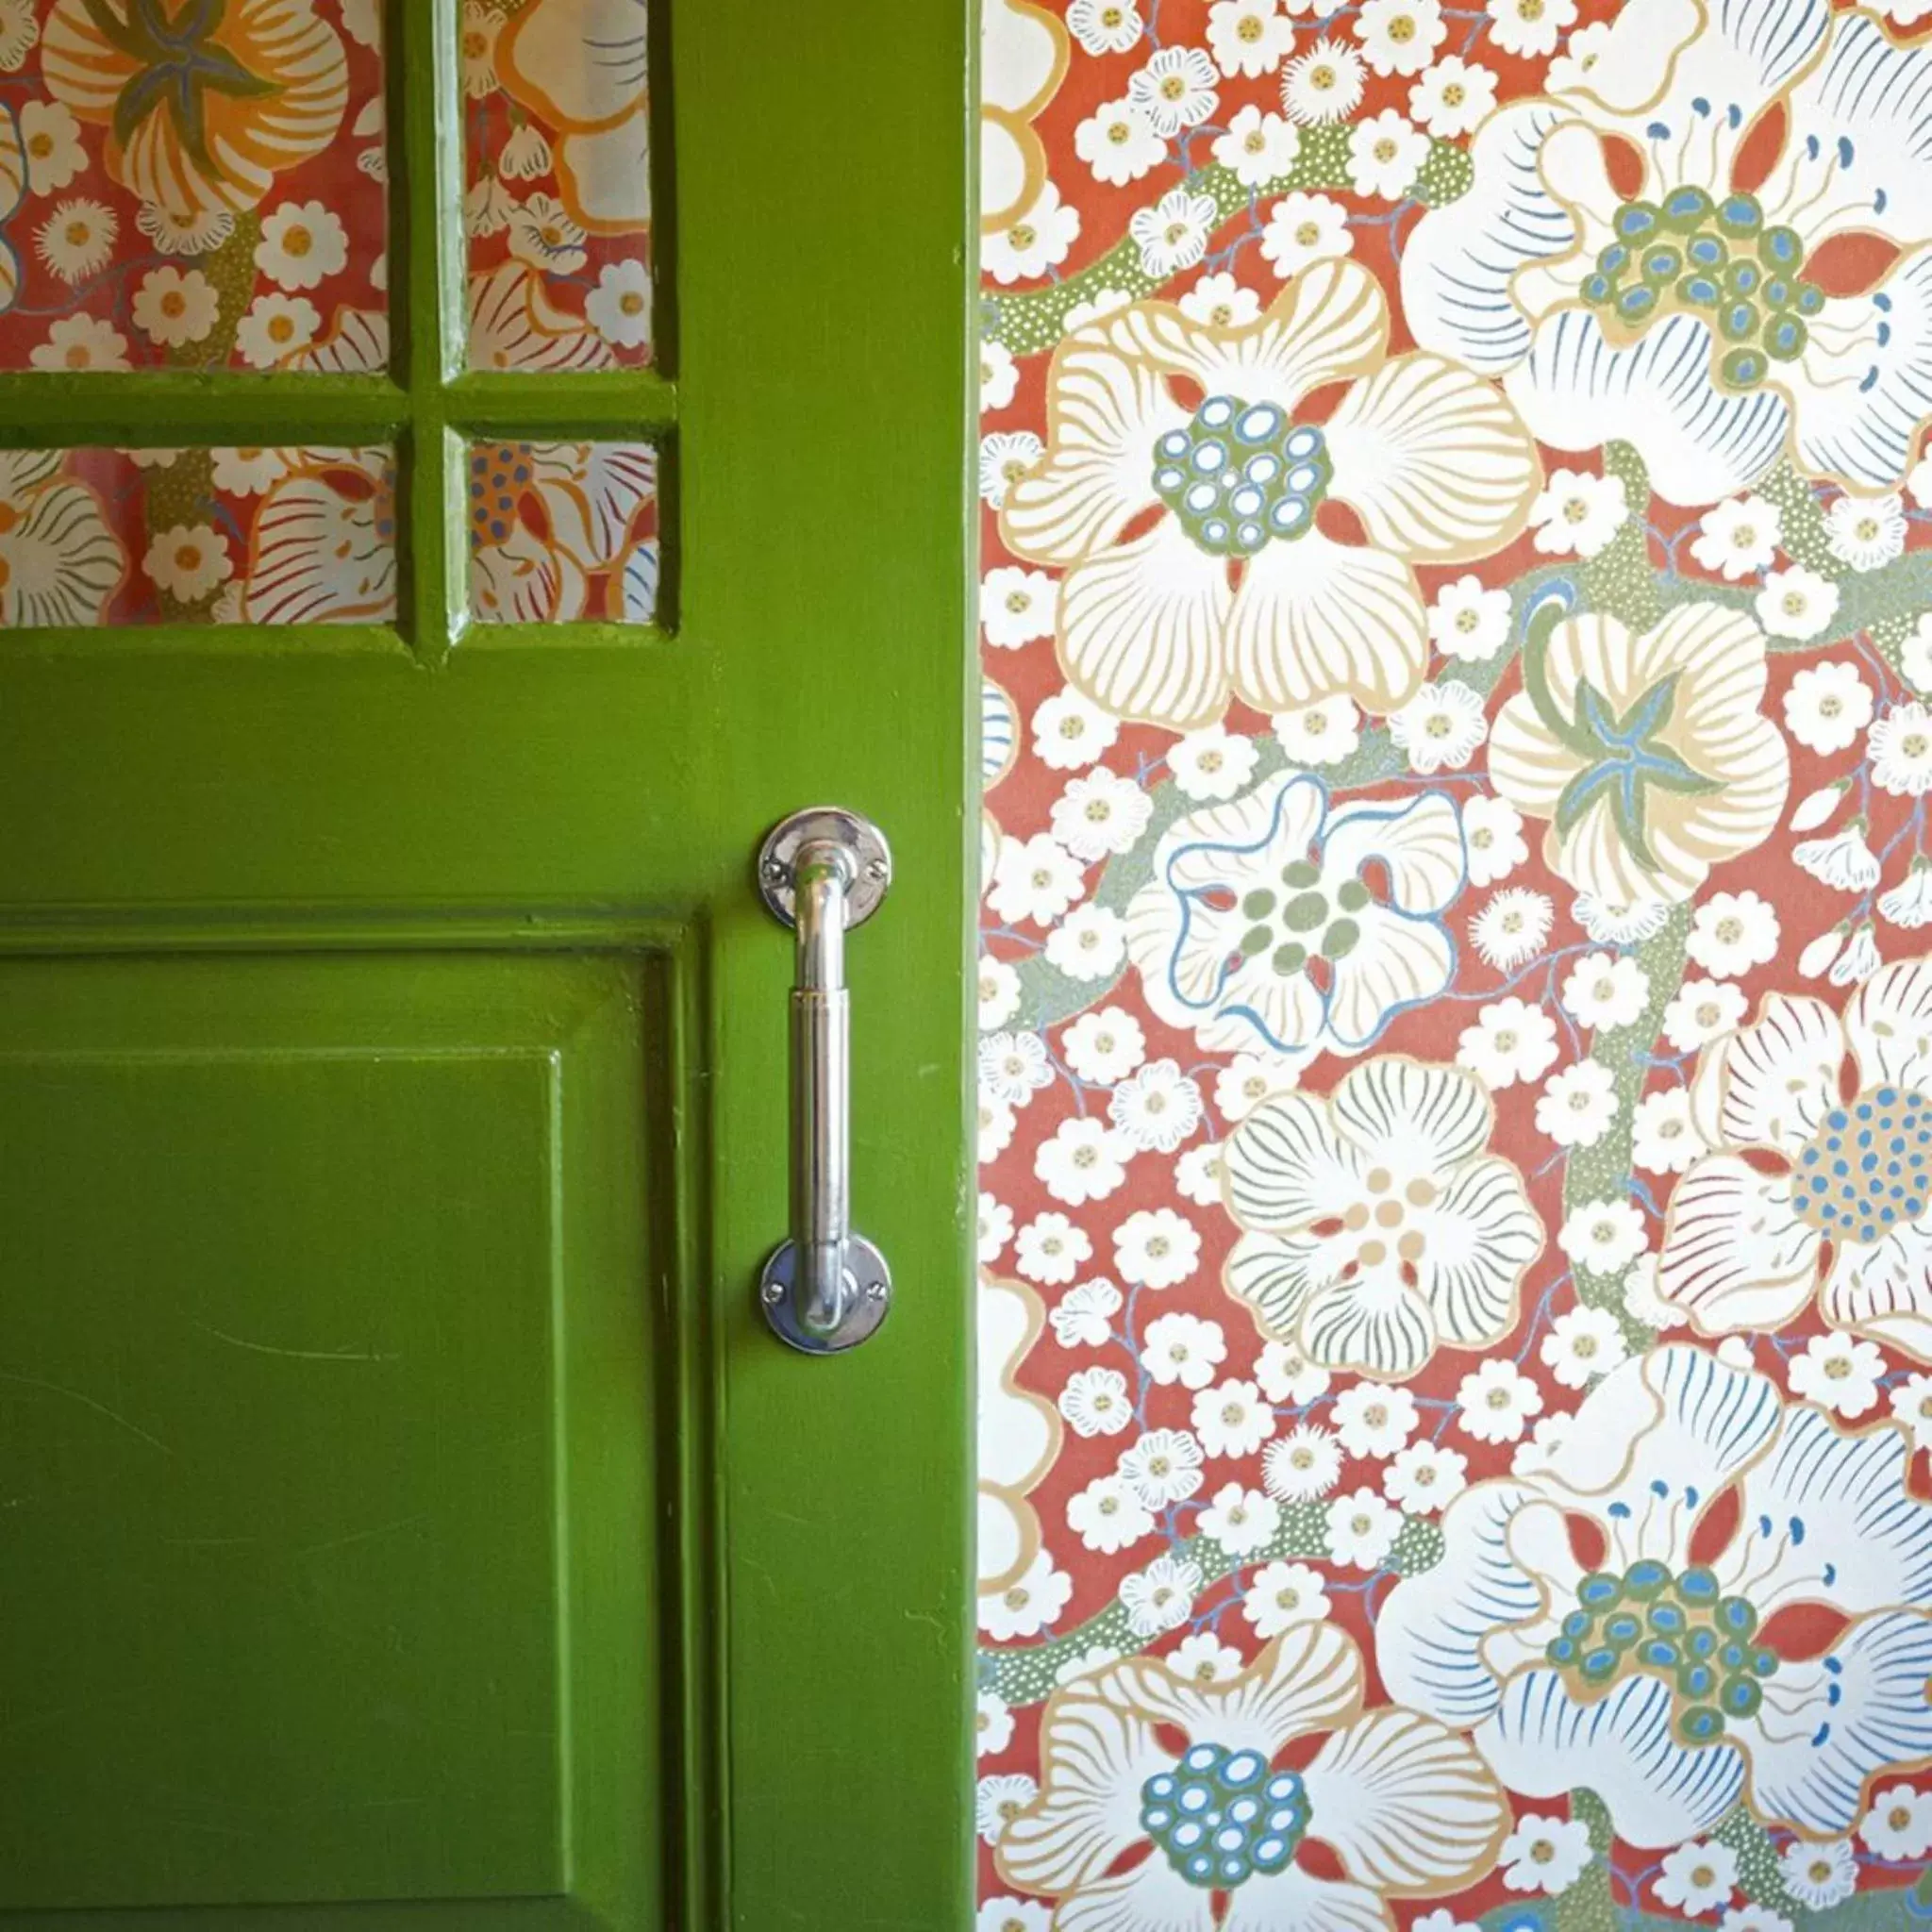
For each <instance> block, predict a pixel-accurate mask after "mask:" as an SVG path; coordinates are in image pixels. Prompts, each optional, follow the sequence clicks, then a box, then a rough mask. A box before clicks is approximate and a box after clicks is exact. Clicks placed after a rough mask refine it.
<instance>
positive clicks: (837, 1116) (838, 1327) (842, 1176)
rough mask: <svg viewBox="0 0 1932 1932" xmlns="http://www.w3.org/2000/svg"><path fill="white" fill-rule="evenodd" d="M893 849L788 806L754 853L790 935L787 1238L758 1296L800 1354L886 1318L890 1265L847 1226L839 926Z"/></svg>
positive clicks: (853, 914)
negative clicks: (793, 953) (794, 938)
mask: <svg viewBox="0 0 1932 1932" xmlns="http://www.w3.org/2000/svg"><path fill="white" fill-rule="evenodd" d="M891 882H892V855H891V850H890V849H889V848H888V846H887V844H886V841H885V835H884V834H883V833H882V832H881V831H880V830H879V828H878V827H877V826H876V825H874V824H872V823H871V821H870V820H867V819H862V818H860V817H859V816H858V814H857V813H856V812H849V811H841V810H840V809H839V808H837V807H836V806H815V807H812V808H810V809H808V810H806V811H799V812H793V813H792V815H791V817H790V818H789V819H787V820H786V821H785V822H784V824H781V825H777V826H775V827H774V829H773V830H772V832H771V833H770V834H769V836H768V837H767V838H766V840H765V842H764V844H763V846H762V847H761V848H760V850H759V852H758V891H759V892H760V894H761V895H762V896H763V898H764V902H765V905H766V906H767V908H769V909H770V910H771V912H772V914H773V916H774V918H776V919H779V920H781V921H783V922H784V924H787V925H789V926H791V927H793V928H794V929H795V930H796V932H797V935H798V965H797V974H796V981H795V984H794V985H793V987H792V990H791V1240H790V1241H783V1242H781V1243H780V1244H779V1245H778V1246H777V1247H776V1248H774V1249H773V1251H772V1253H771V1256H770V1257H769V1258H768V1259H767V1260H766V1262H765V1266H764V1271H763V1273H762V1274H760V1276H759V1278H758V1305H759V1307H762V1308H763V1309H764V1311H765V1319H766V1321H768V1322H769V1323H770V1324H772V1329H773V1332H774V1334H776V1336H777V1337H778V1339H779V1340H780V1341H784V1342H788V1343H789V1344H790V1345H791V1347H793V1348H796V1349H801V1350H803V1351H804V1352H805V1353H806V1354H807V1355H837V1354H839V1353H840V1352H841V1350H843V1349H848V1348H853V1347H856V1346H857V1345H858V1343H859V1342H861V1341H864V1340H865V1339H866V1337H867V1336H869V1335H871V1334H872V1332H873V1331H874V1329H875V1328H876V1327H877V1326H878V1325H879V1324H880V1323H881V1322H883V1321H884V1320H885V1318H886V1310H887V1309H888V1308H889V1307H891V1298H892V1274H891V1269H889V1268H888V1267H887V1266H886V1259H885V1257H884V1256H883V1255H881V1254H880V1253H879V1251H878V1250H877V1249H876V1248H875V1247H874V1246H873V1244H872V1243H871V1242H870V1241H867V1240H866V1239H865V1237H864V1236H863V1235H859V1234H855V1233H854V1232H853V1231H852V1181H851V1162H852V995H851V994H850V993H849V992H848V991H846V990H845V934H846V931H847V929H848V928H849V927H852V926H855V925H862V924H864V923H865V922H866V921H867V920H868V919H870V918H871V917H872V915H873V914H874V912H875V911H877V910H878V908H879V903H880V901H881V900H883V899H884V898H885V896H886V888H887V887H888V886H890V885H891Z"/></svg>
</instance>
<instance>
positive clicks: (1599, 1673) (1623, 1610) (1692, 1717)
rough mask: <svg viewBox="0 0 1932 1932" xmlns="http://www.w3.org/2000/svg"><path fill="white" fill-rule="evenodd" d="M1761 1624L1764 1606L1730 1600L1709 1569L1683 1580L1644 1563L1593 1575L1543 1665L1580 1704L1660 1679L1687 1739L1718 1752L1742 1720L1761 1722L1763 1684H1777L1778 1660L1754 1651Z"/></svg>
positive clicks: (1698, 1568) (1664, 1567)
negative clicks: (1638, 1681)
mask: <svg viewBox="0 0 1932 1932" xmlns="http://www.w3.org/2000/svg"><path fill="white" fill-rule="evenodd" d="M1758 1621H1759V1620H1758V1614H1757V1606H1756V1605H1754V1604H1753V1603H1752V1602H1751V1601H1750V1599H1749V1598H1748V1597H1742V1596H1725V1595H1724V1594H1723V1593H1722V1592H1721V1591H1720V1590H1719V1587H1718V1580H1717V1577H1716V1576H1715V1575H1714V1574H1712V1573H1711V1572H1710V1571H1709V1570H1707V1569H1706V1568H1704V1566H1703V1565H1702V1564H1693V1565H1692V1566H1691V1568H1689V1569H1687V1570H1683V1571H1673V1570H1672V1569H1671V1567H1670V1566H1669V1564H1667V1563H1658V1562H1653V1561H1649V1560H1644V1561H1641V1562H1636V1563H1633V1564H1631V1565H1630V1567H1629V1568H1628V1569H1627V1570H1625V1571H1624V1572H1623V1573H1622V1574H1618V1573H1617V1572H1615V1571H1609V1570H1593V1571H1591V1574H1589V1575H1588V1576H1586V1577H1585V1578H1584V1579H1583V1581H1582V1582H1581V1583H1579V1584H1578V1585H1577V1586H1576V1607H1575V1608H1574V1610H1572V1611H1571V1612H1570V1613H1569V1614H1568V1615H1567V1616H1566V1617H1565V1618H1564V1619H1563V1624H1562V1630H1561V1634H1560V1635H1558V1636H1557V1637H1554V1638H1552V1639H1551V1640H1550V1641H1549V1643H1548V1644H1546V1645H1545V1646H1544V1650H1543V1655H1544V1657H1546V1658H1547V1659H1548V1661H1549V1662H1550V1663H1552V1664H1554V1665H1555V1666H1556V1667H1557V1670H1559V1671H1560V1672H1562V1674H1563V1675H1564V1676H1565V1678H1567V1679H1568V1680H1569V1683H1570V1686H1571V1689H1572V1691H1574V1693H1575V1695H1576V1696H1577V1698H1578V1700H1579V1702H1584V1703H1590V1702H1593V1701H1594V1700H1595V1699H1596V1698H1598V1697H1601V1696H1602V1695H1603V1694H1604V1693H1605V1692H1606V1691H1608V1690H1609V1689H1610V1688H1611V1687H1612V1686H1613V1685H1615V1684H1619V1683H1622V1682H1623V1681H1624V1679H1626V1678H1629V1677H1636V1676H1646V1677H1655V1678H1657V1679H1658V1680H1659V1681H1660V1682H1662V1683H1665V1684H1668V1685H1669V1686H1670V1687H1671V1691H1672V1705H1673V1708H1672V1714H1671V1723H1672V1726H1673V1728H1674V1730H1675V1732H1676V1734H1677V1736H1678V1738H1679V1739H1680V1740H1682V1741H1683V1742H1684V1743H1686V1744H1710V1743H1715V1742H1716V1741H1717V1740H1719V1739H1720V1738H1722V1737H1723V1736H1724V1728H1725V1725H1726V1724H1728V1723H1729V1722H1730V1721H1731V1720H1732V1719H1734V1718H1739V1719H1741V1718H1748V1717H1750V1716H1752V1715H1754V1714H1755V1713H1756V1711H1757V1707H1758V1706H1759V1705H1760V1704H1762V1703H1763V1701H1764V1689H1763V1680H1764V1679H1765V1678H1767V1677H1772V1676H1775V1675H1776V1674H1777V1667H1778V1657H1777V1653H1776V1652H1775V1651H1774V1650H1771V1649H1768V1648H1767V1647H1766V1646H1765V1645H1763V1644H1761V1643H1754V1642H1753V1641H1752V1639H1753V1637H1754V1636H1755V1635H1756V1634H1757V1624H1758Z"/></svg>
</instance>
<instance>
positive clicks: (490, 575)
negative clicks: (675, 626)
mask: <svg viewBox="0 0 1932 1932" xmlns="http://www.w3.org/2000/svg"><path fill="white" fill-rule="evenodd" d="M469 504H470V613H471V615H472V616H473V617H475V618H477V619H479V620H480V621H481V622H483V623H486V624H558V623H569V622H573V621H575V620H576V619H579V618H602V619H605V620H608V621H609V622H611V623H615V624H649V623H650V622H651V620H652V619H653V618H654V617H655V616H656V615H657V610H658V556H659V553H658V455H657V452H656V451H655V450H654V449H652V448H651V447H650V446H649V445H648V444H646V443H629V442H490V443H482V442H479V443H473V444H472V445H471V448H470V469H469Z"/></svg>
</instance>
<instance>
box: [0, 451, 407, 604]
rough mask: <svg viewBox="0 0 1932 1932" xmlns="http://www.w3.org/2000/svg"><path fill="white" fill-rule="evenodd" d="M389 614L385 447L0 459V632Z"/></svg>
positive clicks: (390, 527) (392, 563)
mask: <svg viewBox="0 0 1932 1932" xmlns="http://www.w3.org/2000/svg"><path fill="white" fill-rule="evenodd" d="M395 614H396V516H395V465H394V461H393V458H392V454H391V451H389V450H387V449H144V450H112V449H72V450H0V629H14V628H20V627H24V626H55V625H152V624H272V625H288V624H358V623H361V624H376V623H388V622H390V621H391V620H392V619H393V618H394V616H395Z"/></svg>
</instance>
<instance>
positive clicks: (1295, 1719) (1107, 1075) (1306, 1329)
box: [977, 0, 1932, 1932]
mask: <svg viewBox="0 0 1932 1932" xmlns="http://www.w3.org/2000/svg"><path fill="white" fill-rule="evenodd" d="M1926 11H1927V9H1926V8H1924V6H1923V5H1922V4H1920V0H1894V4H1892V5H1890V6H1888V7H1885V8H1878V7H1845V6H1840V7H1833V6H1831V5H1828V4H1826V0H1724V4H1722V5H1720V4H1719V0H1625V4H1623V5H1616V4H1607V0H1488V4H1486V5H1480V6H1457V5H1445V4H1442V0H1359V4H1356V0H1350V4H1347V5H1342V6H1339V7H1336V8H1331V9H1329V10H1326V11H1320V10H1317V9H1316V8H1311V7H1309V6H1307V5H1305V4H1294V5H1290V4H1283V0H1050V4H1045V5H1037V4H1032V0H986V5H985V31H986V58H985V63H984V104H983V106H984V112H983V117H982V134H983V156H984V178H983V183H982V206H983V208H984V210H985V227H984V232H983V235H982V237H981V260H982V265H983V270H984V284H983V287H984V299H983V304H982V308H981V318H982V336H983V339H982V347H981V370H980V373H981V402H982V408H983V436H982V442H981V452H980V492H981V495H982V498H983V499H984V511H983V519H982V540H983V541H982V554H983V578H982V586H981V596H980V615H981V620H982V635H983V641H984V665H985V672H986V686H985V694H984V734H983V743H984V749H985V775H986V782H987V787H988V791H987V798H986V808H987V809H986V823H985V841H984V842H985V863H984V887H985V904H984V921H983V924H984V932H983V958H982V964H981V969H980V984H979V992H980V1021H981V1027H982V1033H981V1045H980V1089H981V1091H980V1113H979V1132H980V1156H981V1160H982V1181H981V1185H982V1189H983V1192H982V1195H981V1200H980V1259H981V1262H982V1266H983V1283H982V1288H981V1298H980V1346H981V1365H980V1376H981V1388H980V1417H981V1422H980V1557H979V1563H980V1578H979V1585H980V1593H979V1627H980V1638H981V1643H982V1650H981V1659H980V1684H979V1748H980V1773H981V1776H980V1781H979V1786H978V1792H977V1823H978V1828H979V1835H980V1840H981V1855H980V1870H981V1887H982V1896H983V1898H984V1901H985V1903H984V1905H983V1907H982V1910H981V1915H980V1922H979V1923H980V1925H981V1928H982V1932H994V1928H997V1932H1045V1928H1048V1927H1054V1928H1058V1932H1099V1928H1103V1927H1104V1928H1106V1932H1213V1928H1216V1927H1220V1928H1224V1932H1377V1928H1389V1927H1399V1928H1415V1932H1469V1928H1471V1927H1476V1926H1480V1927H1483V1928H1487V1932H1584V1928H1590V1932H1611V1928H1619V1932H1623V1928H1637V1927H1641V1928H1647V1932H1657V1928H1663V1927H1674V1926H1681V1925H1685V1924H1699V1925H1707V1926H1717V1927H1721V1928H1724V1932H1795V1928H1807V1932H1812V1928H1815V1932H1901V1928H1904V1927H1906V1926H1907V1925H1910V1924H1917V1923H1920V1922H1922V1921H1924V1920H1925V1919H1927V1918H1928V1917H1932V1869H1928V1864H1927V1860H1928V1858H1932V1468H1928V1455H1927V1451H1928V1448H1932V957H1928V954H1927V944H1926V940H1925V930H1926V928H1927V927H1928V925H1932V853H1928V849H1927V827H1926V799H1927V794H1928V792H1932V547H1928V525H1932V458H1928V456H1927V453H1926V428H1927V423H1928V418H1932V252H1928V249H1932V53H1928V52H1927V51H1925V50H1924V49H1922V48H1921V47H1920V46H1919V45H1918V44H1917V40H1918V36H1919V33H1920V31H1921V28H1922V26H1924V25H1925V23H1924V21H1923V20H1922V18H1921V16H1922V15H1923V14H1924V13H1925V12H1926Z"/></svg>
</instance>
